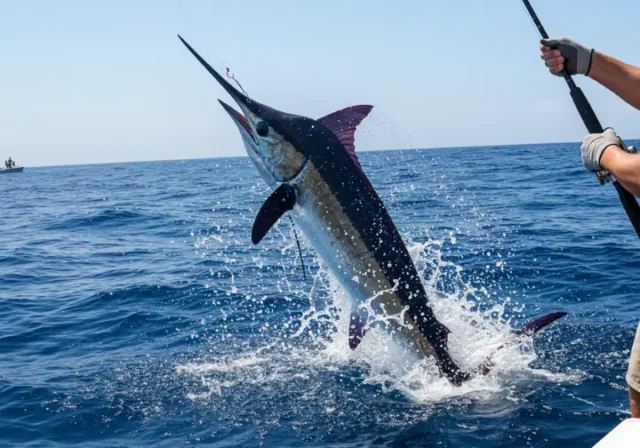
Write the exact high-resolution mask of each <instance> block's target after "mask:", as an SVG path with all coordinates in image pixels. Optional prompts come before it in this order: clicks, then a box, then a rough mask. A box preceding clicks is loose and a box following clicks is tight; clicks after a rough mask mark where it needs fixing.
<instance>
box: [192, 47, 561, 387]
mask: <svg viewBox="0 0 640 448" xmlns="http://www.w3.org/2000/svg"><path fill="white" fill-rule="evenodd" d="M180 40H182V42H183V43H184V45H185V46H186V47H187V48H188V49H189V51H190V52H191V53H192V54H193V55H194V56H195V57H196V58H197V59H198V61H200V63H201V64H202V65H203V66H204V67H205V68H206V69H207V71H209V73H210V74H211V75H212V76H213V77H214V78H215V79H216V80H217V81H218V82H219V83H220V84H221V85H222V87H224V89H225V90H226V91H227V92H228V93H229V94H230V95H231V97H232V98H233V99H234V100H235V101H236V103H237V104H238V106H239V107H240V109H241V110H242V113H240V112H238V111H236V110H234V109H233V108H232V107H230V106H228V105H227V104H225V103H223V102H222V101H220V102H221V104H222V106H223V107H224V108H225V110H226V111H227V112H228V113H229V115H230V116H231V118H232V119H233V121H234V122H235V124H236V125H237V127H238V129H239V131H240V134H241V136H242V138H243V141H244V144H245V147H246V150H247V153H248V154H249V157H250V158H251V160H252V161H253V163H254V164H255V166H256V168H257V169H258V172H259V173H260V174H261V176H262V177H263V178H264V180H265V181H266V182H267V184H269V185H270V186H271V187H272V188H274V191H273V193H272V194H271V196H269V198H268V199H267V200H266V201H265V203H264V204H263V205H262V207H261V209H260V211H259V212H258V214H257V216H256V220H255V222H254V225H253V230H252V241H253V243H254V244H258V243H259V242H260V241H261V240H262V238H263V237H264V236H265V235H266V233H267V232H268V231H269V229H271V227H272V226H273V225H274V224H275V223H276V222H277V221H278V219H279V218H280V217H282V216H283V215H284V214H285V213H287V212H289V211H292V212H293V213H292V215H293V218H294V220H295V222H296V224H297V225H298V226H299V227H300V228H301V229H302V230H303V232H304V233H305V236H306V237H307V239H308V240H309V241H310V243H311V244H312V246H313V247H314V249H315V250H316V251H317V252H318V254H319V255H320V257H321V258H322V260H323V261H324V263H325V264H326V265H327V266H328V268H329V269H330V271H331V273H332V274H333V275H334V276H335V277H336V278H337V279H338V280H339V281H340V283H341V284H342V286H343V287H344V288H345V289H346V290H347V292H348V293H349V295H350V296H351V297H352V298H353V299H354V301H355V302H356V306H355V307H354V311H353V312H352V318H351V323H350V336H349V337H350V341H349V342H350V346H351V348H352V349H355V348H356V347H357V346H358V344H359V342H360V340H361V339H362V337H363V334H364V330H363V329H364V326H365V322H366V319H367V315H366V313H365V312H363V310H362V307H358V305H360V304H363V303H365V302H368V304H370V306H371V308H370V309H372V310H373V311H374V312H375V313H376V314H377V313H380V314H386V315H395V316H399V318H398V319H397V323H395V324H394V323H391V324H389V325H387V327H388V328H387V330H388V331H390V332H392V333H393V334H394V336H398V337H401V338H404V339H405V340H406V341H407V342H408V343H409V344H410V345H411V346H412V347H413V348H414V349H415V350H417V351H419V352H421V353H423V354H424V355H426V356H433V357H434V358H435V360H436V362H437V364H438V366H439V369H440V371H441V372H442V374H443V375H444V376H446V377H447V378H448V379H449V381H450V382H451V383H453V384H456V385H458V384H461V383H462V382H464V381H466V380H468V379H469V378H470V377H471V375H470V374H469V373H467V372H464V371H462V370H461V369H460V367H459V366H458V364H457V363H456V362H455V361H454V360H453V359H452V357H451V356H450V354H449V351H448V348H447V335H448V333H449V331H448V330H447V328H446V327H445V326H444V325H443V324H442V323H440V322H439V321H438V319H437V318H436V316H435V315H434V313H433V310H432V308H431V306H430V305H429V300H428V297H427V294H426V292H425V290H424V287H423V285H422V281H421V279H420V276H419V275H418V272H417V270H416V268H415V266H414V263H413V260H412V259H411V256H410V255H409V252H408V250H407V248H406V246H405V244H404V242H403V240H402V238H401V236H400V234H399V232H398V230H397V229H396V226H395V225H394V223H393V221H392V220H391V217H390V216H389V213H388V212H387V209H386V207H385V205H384V204H383V202H382V200H381V199H380V197H379V196H378V194H377V193H376V191H375V190H374V188H373V186H372V185H371V182H370V181H369V179H368V178H367V176H366V175H365V174H364V171H363V169H362V167H361V165H360V162H359V161H358V158H357V155H356V153H355V147H354V133H355V130H356V127H357V126H358V125H359V124H360V122H361V121H362V120H363V119H364V118H365V117H366V116H367V115H368V113H369V112H370V111H371V109H372V107H371V106H354V107H350V108H346V109H343V110H340V111H338V112H335V113H333V114H330V115H328V116H326V117H323V118H321V119H319V120H314V119H311V118H307V117H302V116H298V115H292V114H287V113H284V112H280V111H277V110H275V109H272V108H270V107H268V106H265V105H263V104H260V103H258V102H256V101H254V100H253V99H251V98H248V97H247V96H245V95H244V94H242V93H240V92H239V91H238V90H236V89H235V88H234V87H233V86H231V85H230V84H229V83H228V82H227V81H226V80H225V79H224V78H222V77H221V76H220V75H219V74H218V73H217V72H216V71H215V70H214V69H213V68H212V67H211V66H210V65H209V64H208V63H207V62H206V61H205V60H204V59H203V58H202V57H200V55H199V54H198V53H196V51H195V50H194V49H193V48H191V46H189V44H188V43H187V42H185V41H184V40H183V39H182V38H181V37H180ZM243 114H244V115H243ZM554 320H555V319H554ZM543 326H544V325H543Z"/></svg>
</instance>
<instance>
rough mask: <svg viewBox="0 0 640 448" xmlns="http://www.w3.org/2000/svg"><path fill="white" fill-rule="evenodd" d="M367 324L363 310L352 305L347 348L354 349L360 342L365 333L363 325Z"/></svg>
mask: <svg viewBox="0 0 640 448" xmlns="http://www.w3.org/2000/svg"><path fill="white" fill-rule="evenodd" d="M366 324H367V317H366V313H365V311H363V310H359V309H358V308H357V307H355V306H354V307H353V310H351V316H349V348H350V349H351V350H355V349H356V348H358V345H360V342H362V338H364V335H365V333H366V332H367V330H365V328H364V327H365V325H366Z"/></svg>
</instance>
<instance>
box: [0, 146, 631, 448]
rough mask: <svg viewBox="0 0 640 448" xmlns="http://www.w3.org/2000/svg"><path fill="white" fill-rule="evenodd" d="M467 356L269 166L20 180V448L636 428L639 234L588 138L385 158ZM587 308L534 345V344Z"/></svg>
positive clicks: (16, 242)
mask: <svg viewBox="0 0 640 448" xmlns="http://www.w3.org/2000/svg"><path fill="white" fill-rule="evenodd" d="M360 157H361V160H362V164H363V167H364V170H365V171H366V173H367V174H368V175H369V177H370V179H371V181H372V183H373V185H374V186H375V188H376V189H377V191H378V193H379V194H380V195H381V197H382V198H383V200H384V201H385V202H386V204H387V207H388V208H389V211H390V214H391V216H392V218H393V219H394V221H395V223H396V225H397V227H398V228H399V229H400V231H401V233H402V235H403V236H404V238H405V241H406V242H407V245H408V246H409V247H410V250H411V253H412V255H413V256H414V259H415V261H416V264H417V266H418V267H419V269H420V272H421V273H422V275H423V278H424V282H425V286H426V288H427V291H428V292H429V295H430V297H431V300H432V303H433V307H434V309H435V311H436V314H437V315H438V317H439V318H440V319H441V320H442V321H443V322H444V323H445V324H446V325H447V326H449V328H451V330H452V331H453V333H452V335H451V339H450V343H449V345H450V349H451V352H452V354H453V356H454V358H455V359H457V360H458V361H459V362H460V363H461V364H462V365H463V366H465V367H472V366H474V365H477V364H479V363H480V362H482V361H483V360H484V359H486V357H487V356H489V355H492V354H493V356H494V362H495V366H494V369H493V371H492V372H491V374H489V375H488V376H486V377H479V378H476V379H474V380H472V381H470V382H469V383H467V384H465V385H464V386H462V387H459V388H456V387H452V386H450V385H449V384H448V383H447V382H446V381H444V380H442V379H441V378H439V377H438V375H437V373H436V371H437V370H436V369H435V368H434V365H433V362H432V361H430V360H420V359H410V358H408V357H407V355H406V354H405V353H404V352H403V350H402V348H401V347H397V346H394V345H393V344H392V343H391V342H390V341H389V340H388V338H387V337H386V335H384V334H382V333H378V332H375V331H372V332H370V333H369V334H368V335H367V336H366V337H365V340H364V341H363V343H362V345H361V346H360V347H359V348H358V349H357V350H356V351H354V352H351V351H350V350H349V348H348V343H347V338H346V328H347V314H348V311H349V310H348V303H349V298H348V297H347V296H346V295H345V294H344V292H343V291H342V290H341V289H340V287H339V286H338V285H337V284H336V282H335V281H334V280H333V279H332V278H331V276H330V275H329V274H328V273H327V271H326V269H325V268H324V267H323V266H322V263H321V262H320V260H318V259H317V258H316V257H315V255H314V252H313V250H311V249H310V247H309V246H308V245H307V244H306V241H305V239H304V237H302V235H300V237H301V243H302V246H303V257H304V260H305V264H306V266H307V277H308V278H307V280H306V281H305V280H304V278H303V275H302V270H301V267H300V260H299V256H298V253H297V249H296V245H295V241H294V240H293V238H292V230H291V227H290V225H289V222H288V220H282V221H281V222H280V223H279V225H278V226H277V228H276V229H274V230H273V231H272V232H271V233H270V234H269V235H268V236H267V237H266V238H265V240H264V241H263V242H262V243H261V244H260V245H259V246H257V247H256V246H253V245H252V244H251V242H250V229H251V225H252V221H253V217H254V216H255V213H256V211H257V210H258V208H259V207H260V205H261V203H262V201H263V200H264V199H265V198H266V196H267V195H268V193H269V192H268V189H267V187H266V186H265V185H264V184H263V182H262V180H261V179H260V178H259V177H258V174H257V173H256V171H255V169H254V168H253V166H252V165H251V164H250V162H249V160H248V159H247V158H230V159H210V160H189V161H172V162H150V163H128V164H114V165H94V166H70V167H52V168H34V169H27V170H26V171H25V172H24V173H23V174H21V175H5V176H0V191H1V192H2V198H3V204H4V213H3V214H2V218H1V220H0V222H1V224H0V353H1V356H0V446H2V447H9V446H19V447H31V446H33V447H35V446H38V447H41V446H42V447H56V446H70V445H74V446H82V447H120V446H123V447H124V446H159V447H176V446H185V445H189V446H214V447H236V446H242V447H244V446H247V447H252V446H265V447H273V446H278V447H294V446H295V447H300V446H305V447H306V446H309V447H325V446H329V447H361V446H375V447H377V446H387V447H412V446H439V447H440V446H441V447H496V446H501V447H567V446H571V447H589V446H592V445H593V444H594V443H595V442H596V441H597V440H599V439H600V438H601V437H602V436H604V434H605V433H606V432H608V431H609V430H611V429H612V428H613V427H614V426H615V425H616V424H617V423H618V422H620V421H621V420H622V419H624V418H626V417H628V416H629V413H628V410H627V406H628V405H627V396H626V383H625V381H624V375H625V371H626V364H627V359H628V355H629V351H630V348H631V344H632V341H633V335H634V331H635V328H636V325H637V323H638V320H639V319H640V300H638V295H639V292H640V291H639V290H638V283H637V273H638V269H639V268H640V241H638V240H637V238H636V237H635V235H634V232H633V230H632V228H631V226H630V224H629V223H628V222H627V220H626V216H625V215H624V212H623V210H622V208H621V206H620V205H619V203H618V200H617V197H616V193H615V190H614V188H613V187H611V186H606V187H600V186H599V185H598V184H597V182H596V181H595V178H594V176H592V175H590V174H589V173H586V172H585V171H584V170H583V168H582V166H581V163H580V159H579V150H578V145H577V144H553V145H528V146H510V147H482V148H452V149H439V150H411V151H384V152H371V153H362V154H361V156H360ZM553 311H567V312H569V313H570V314H569V315H568V316H567V317H566V318H564V319H562V320H561V321H559V322H557V323H556V324H554V325H553V326H551V327H549V328H548V329H547V330H546V331H544V332H543V333H541V334H539V335H538V336H536V338H535V340H531V339H530V338H524V339H518V338H514V336H513V333H512V330H513V329H517V328H519V327H520V326H521V325H523V324H524V323H526V322H527V321H529V320H531V319H534V318H536V317H538V316H540V315H542V314H545V313H548V312H553Z"/></svg>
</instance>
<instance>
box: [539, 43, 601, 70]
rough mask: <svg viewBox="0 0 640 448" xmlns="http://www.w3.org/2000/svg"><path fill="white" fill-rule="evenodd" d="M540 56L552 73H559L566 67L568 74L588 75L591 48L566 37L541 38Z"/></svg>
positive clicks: (591, 54) (591, 55) (591, 53)
mask: <svg viewBox="0 0 640 448" xmlns="http://www.w3.org/2000/svg"><path fill="white" fill-rule="evenodd" d="M540 44H541V45H540V49H541V50H542V54H541V56H540V57H541V58H542V59H543V60H544V62H545V64H546V65H547V67H549V71H550V72H551V73H553V74H554V75H560V73H561V72H562V70H563V69H567V71H568V72H569V74H570V75H575V74H579V75H588V74H589V70H590V69H591V59H592V57H593V49H592V48H587V47H585V46H583V45H580V44H579V43H578V42H576V41H575V40H573V39H569V38H568V37H559V38H555V39H542V40H541V41H540Z"/></svg>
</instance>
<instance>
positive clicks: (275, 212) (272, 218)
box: [251, 184, 296, 244]
mask: <svg viewBox="0 0 640 448" xmlns="http://www.w3.org/2000/svg"><path fill="white" fill-rule="evenodd" d="M295 203H296V192H295V189H294V188H293V187H292V186H291V185H287V184H282V185H280V186H279V187H278V188H277V189H276V190H275V191H274V192H273V193H271V196H269V197H268V198H267V200H266V201H264V204H262V207H260V211H258V214H257V215H256V220H255V221H254V223H253V229H252V230H251V241H252V242H253V244H258V243H259V242H260V241H262V238H264V236H265V235H266V234H267V232H268V231H269V230H270V229H271V227H273V225H274V224H275V223H276V222H278V219H280V218H281V217H282V215H284V214H285V213H287V212H288V211H290V210H292V209H293V206H294V205H295Z"/></svg>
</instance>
